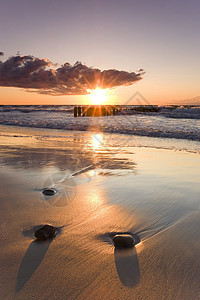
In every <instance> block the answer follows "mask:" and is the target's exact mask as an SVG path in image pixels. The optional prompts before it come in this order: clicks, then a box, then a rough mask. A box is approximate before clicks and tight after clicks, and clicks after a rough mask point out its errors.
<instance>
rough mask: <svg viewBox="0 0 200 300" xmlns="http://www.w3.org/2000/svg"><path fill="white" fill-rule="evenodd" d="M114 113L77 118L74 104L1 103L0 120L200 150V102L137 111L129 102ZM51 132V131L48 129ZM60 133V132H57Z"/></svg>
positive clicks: (125, 142)
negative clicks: (119, 136)
mask: <svg viewBox="0 0 200 300" xmlns="http://www.w3.org/2000/svg"><path fill="white" fill-rule="evenodd" d="M120 108H122V110H121V112H120V113H119V114H118V115H115V116H106V117H93V118H92V117H80V118H74V116H73V106H71V105H54V106H51V105H25V106H24V105H21V106H19V105H16V106H15V105H5V106H0V124H2V125H12V126H23V127H34V128H44V129H59V130H62V136H63V131H65V130H76V131H92V132H95V133H97V134H99V133H104V136H107V137H108V139H109V138H111V135H113V134H115V133H117V134H121V136H122V137H123V138H122V139H121V141H120V142H119V139H118V141H117V140H116V141H115V143H116V146H120V143H122V141H123V146H127V147H128V146H137V147H154V148H164V149H175V150H178V151H188V152H194V153H200V106H162V107H156V111H148V110H146V111H145V109H144V111H143V112H141V111H138V109H137V108H138V106H135V107H134V106H126V109H124V110H123V108H125V107H122V106H121V107H120ZM47 135H48V133H47ZM57 137H59V136H57Z"/></svg>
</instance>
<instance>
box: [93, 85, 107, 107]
mask: <svg viewBox="0 0 200 300" xmlns="http://www.w3.org/2000/svg"><path fill="white" fill-rule="evenodd" d="M89 98H90V102H91V104H94V105H101V104H105V103H106V102H107V99H108V93H107V90H106V89H101V88H96V89H95V90H90V94H89Z"/></svg>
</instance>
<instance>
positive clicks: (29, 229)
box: [0, 126, 200, 300]
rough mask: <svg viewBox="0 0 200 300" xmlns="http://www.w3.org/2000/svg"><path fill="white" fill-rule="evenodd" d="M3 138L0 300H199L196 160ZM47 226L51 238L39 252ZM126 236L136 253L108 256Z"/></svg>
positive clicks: (22, 135) (83, 139) (44, 138)
mask: <svg viewBox="0 0 200 300" xmlns="http://www.w3.org/2000/svg"><path fill="white" fill-rule="evenodd" d="M0 131H1V137H0V138H1V147H0V164H1V169H0V188H1V194H0V199H1V202H0V203H1V210H0V219H1V227H0V228H1V235H0V249H1V256H0V266H1V272H0V290H1V295H0V299H81V300H82V299H200V283H199V278H200V262H199V250H200V239H199V236H200V200H199V192H200V187H199V181H200V173H199V168H200V160H199V155H198V154H193V153H187V152H176V151H173V150H162V149H152V148H151V149H150V148H139V147H127V143H124V144H123V143H119V144H117V145H116V144H115V143H114V142H113V141H114V140H118V139H119V140H120V136H117V137H116V139H114V140H110V139H104V136H103V135H102V134H100V133H98V135H96V134H95V133H81V132H62V131H51V130H39V129H38V130H37V129H28V128H17V127H16V128H15V127H8V126H1V128H0ZM80 171H81V172H80ZM72 174H75V175H74V176H72ZM49 186H53V187H54V188H55V190H56V195H55V196H53V197H45V196H44V195H43V194H42V189H43V188H44V187H49ZM46 223H49V224H52V225H54V226H55V227H57V235H56V237H55V238H54V239H53V240H49V241H47V242H43V243H39V242H37V241H35V239H34V238H33V236H34V230H35V229H36V228H38V226H39V225H42V224H46ZM122 232H129V233H130V234H132V235H133V236H134V237H135V239H136V241H137V245H136V246H135V247H134V248H130V249H124V250H119V249H115V248H114V246H113V243H112V236H113V235H114V234H115V233H122Z"/></svg>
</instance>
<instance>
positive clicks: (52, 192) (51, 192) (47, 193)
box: [42, 189, 56, 196]
mask: <svg viewBox="0 0 200 300" xmlns="http://www.w3.org/2000/svg"><path fill="white" fill-rule="evenodd" d="M42 193H43V194H44V195H45V196H53V195H55V193H56V191H55V190H54V189H44V190H43V191H42Z"/></svg>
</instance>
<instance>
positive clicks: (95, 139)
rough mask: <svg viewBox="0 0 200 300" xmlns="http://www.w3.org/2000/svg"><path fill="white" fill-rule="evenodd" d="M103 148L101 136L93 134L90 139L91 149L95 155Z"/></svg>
mask: <svg viewBox="0 0 200 300" xmlns="http://www.w3.org/2000/svg"><path fill="white" fill-rule="evenodd" d="M102 147H103V135H102V134H101V133H97V134H93V135H92V137H91V148H92V149H93V151H94V152H95V153H96V152H98V151H99V150H100V149H101V148H102Z"/></svg>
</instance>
